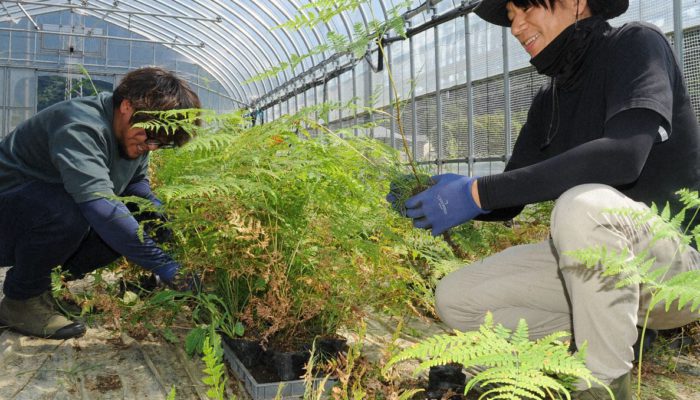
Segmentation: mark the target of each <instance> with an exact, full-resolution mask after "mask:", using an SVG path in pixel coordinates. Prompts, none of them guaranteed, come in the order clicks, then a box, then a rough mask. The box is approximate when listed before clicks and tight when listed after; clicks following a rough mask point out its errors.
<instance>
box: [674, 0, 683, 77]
mask: <svg viewBox="0 0 700 400" xmlns="http://www.w3.org/2000/svg"><path fill="white" fill-rule="evenodd" d="M673 44H674V47H675V48H676V54H677V55H678V64H680V67H681V70H682V69H683V9H682V5H681V0H673Z"/></svg>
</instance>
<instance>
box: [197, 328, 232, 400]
mask: <svg viewBox="0 0 700 400" xmlns="http://www.w3.org/2000/svg"><path fill="white" fill-rule="evenodd" d="M202 352H203V353H204V355H203V356H202V360H203V361H204V364H205V366H206V367H205V368H204V373H205V374H206V375H207V376H205V377H204V378H202V382H204V383H205V384H206V385H207V386H208V387H209V389H208V390H207V396H208V397H209V398H210V399H216V400H224V398H225V397H224V396H225V395H226V381H227V380H228V379H227V378H226V366H225V365H224V363H223V355H224V351H223V348H222V347H221V338H219V335H218V334H216V333H212V334H210V335H208V336H207V337H206V338H204V343H203V346H202ZM234 398H235V397H234Z"/></svg>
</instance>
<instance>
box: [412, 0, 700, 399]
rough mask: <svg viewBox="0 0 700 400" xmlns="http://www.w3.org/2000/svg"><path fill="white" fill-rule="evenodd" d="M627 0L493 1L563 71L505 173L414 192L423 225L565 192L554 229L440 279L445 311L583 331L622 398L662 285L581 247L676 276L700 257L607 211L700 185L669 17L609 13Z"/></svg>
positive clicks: (416, 215)
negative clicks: (623, 18) (603, 265)
mask: <svg viewBox="0 0 700 400" xmlns="http://www.w3.org/2000/svg"><path fill="white" fill-rule="evenodd" d="M627 6H628V2H627V0H609V1H603V0H513V1H506V0H484V1H482V2H481V4H480V5H479V6H478V7H477V8H476V10H475V12H476V14H477V15H479V16H480V17H481V18H483V19H484V20H486V21H488V22H490V23H493V24H497V25H501V26H506V27H510V29H511V33H512V34H513V36H514V37H515V38H516V39H517V40H518V41H519V42H520V43H521V44H522V46H523V48H524V50H525V51H527V52H528V53H529V54H530V56H531V57H532V59H531V63H532V64H533V65H534V66H535V68H536V69H537V71H538V72H539V73H541V74H545V75H547V76H549V77H550V78H551V80H550V82H549V83H548V84H547V85H545V86H544V87H542V88H541V90H540V91H539V92H538V94H537V95H536V96H535V98H534V100H533V102H532V105H531V108H530V111H529V113H528V118H527V121H526V123H525V125H524V126H523V128H522V130H521V131H520V134H519V136H518V139H517V141H516V143H515V146H514V149H513V155H512V157H511V159H510V160H509V161H508V163H507V166H506V168H505V172H503V173H501V174H496V175H491V176H485V177H478V178H477V177H465V176H460V175H454V174H444V175H439V176H437V177H435V181H436V184H435V185H434V186H432V187H431V188H430V189H428V190H426V191H425V192H422V193H420V194H418V195H416V196H414V197H412V198H410V199H409V200H408V201H407V202H406V204H405V206H406V215H407V216H408V217H410V218H413V220H414V225H415V226H416V227H419V228H428V229H432V233H433V234H435V235H437V234H440V233H442V232H443V231H445V230H446V229H449V228H450V227H453V226H456V225H459V224H461V223H464V222H466V221H469V220H471V219H480V220H508V219H511V218H513V217H515V216H516V215H517V214H518V213H520V211H521V210H522V209H523V207H524V206H525V205H527V204H532V203H537V202H542V201H547V200H555V199H556V200H557V201H556V205H555V208H554V211H553V212H552V217H551V239H550V240H547V241H544V242H541V243H537V244H531V245H523V246H514V247H511V248H509V249H507V250H505V251H503V252H501V253H499V254H496V255H494V256H491V257H488V258H486V259H484V260H482V261H480V262H477V263H474V264H472V265H470V266H468V267H465V268H462V269H460V270H458V271H455V272H453V273H451V274H449V275H448V276H446V277H445V278H444V279H443V280H442V281H441V282H440V283H439V284H438V287H437V291H436V305H437V309H438V312H439V314H440V316H441V317H442V319H443V320H444V321H445V322H446V323H447V324H448V325H449V326H451V327H452V328H456V329H460V330H465V331H467V330H475V329H477V328H478V327H479V325H480V324H481V323H482V322H483V318H484V315H485V314H486V312H488V311H490V312H492V313H493V315H494V319H495V320H496V322H498V323H502V324H503V325H505V326H507V327H510V328H515V327H516V325H517V322H518V320H519V319H521V318H525V319H526V321H527V322H528V325H529V327H530V333H531V335H532V336H533V338H537V337H542V336H545V335H547V334H548V333H551V332H554V331H558V330H567V331H570V332H572V333H573V340H574V342H575V345H576V346H578V347H579V348H580V347H581V346H582V345H583V343H584V342H587V343H588V347H587V357H586V362H587V365H588V367H589V368H590V370H591V371H592V372H593V374H594V375H595V376H596V377H597V378H599V379H600V380H601V381H603V382H604V383H606V384H609V385H610V386H611V388H612V389H613V391H614V393H615V395H616V398H617V399H623V400H624V399H631V398H632V397H631V396H632V395H631V390H630V389H629V385H630V379H629V375H630V374H629V371H630V369H631V367H632V360H633V357H634V355H633V350H632V346H633V344H634V343H635V340H636V339H637V328H636V325H637V324H638V323H639V324H640V325H641V323H642V322H643V320H641V319H640V318H639V316H644V314H645V313H646V310H647V307H648V304H649V294H648V292H646V291H645V290H644V287H639V286H637V285H632V286H627V287H624V288H615V283H617V281H618V280H619V277H607V278H606V277H604V276H603V275H602V273H601V269H587V268H586V267H584V266H583V265H582V264H581V263H580V262H579V261H577V260H576V259H574V258H572V257H571V256H570V255H569V254H568V252H569V251H572V250H577V249H586V248H592V247H595V246H599V247H601V246H603V247H606V248H607V249H609V250H610V251H614V252H622V251H627V252H629V254H639V253H640V252H642V251H647V252H648V256H649V257H650V258H651V257H653V258H655V260H656V261H655V264H654V267H653V268H659V267H666V266H668V267H669V272H668V274H667V275H666V278H670V277H671V276H673V275H675V274H677V273H680V272H684V271H688V270H692V269H696V268H697V266H698V264H700V262H699V260H700V256H699V255H698V252H697V251H696V249H694V248H690V247H683V246H682V245H681V244H680V243H679V242H678V240H675V239H665V240H660V241H656V242H652V241H651V236H652V234H651V233H649V232H641V231H640V230H639V229H635V228H634V227H633V226H632V225H631V224H630V222H629V221H628V220H627V219H625V218H621V217H619V216H615V215H611V214H610V213H609V212H608V210H610V209H621V208H632V209H637V210H645V209H648V207H649V206H651V204H652V203H655V204H657V205H659V206H660V207H661V208H663V206H664V205H665V204H666V203H667V202H669V203H670V205H671V209H672V210H673V211H676V212H677V211H679V210H680V209H681V207H682V206H681V204H680V202H679V199H678V197H677V195H676V192H677V191H678V190H679V189H681V188H691V189H694V190H696V189H697V188H698V187H700V159H699V157H700V148H699V137H700V129H699V128H698V123H697V120H696V116H695V115H694V113H693V109H692V106H691V103H690V98H689V96H688V92H687V89H686V87H685V83H684V81H683V77H682V72H681V68H680V67H679V65H678V63H677V60H676V58H675V57H674V54H673V51H672V49H671V47H670V46H669V44H668V42H667V39H666V37H665V36H664V35H663V33H662V32H661V31H659V30H658V28H656V27H654V26H652V25H649V24H644V23H630V24H627V25H625V26H622V27H620V28H613V27H611V26H610V25H609V24H608V22H607V19H610V18H613V17H616V16H618V15H620V14H622V13H623V12H624V11H625V10H626V9H627ZM691 217H692V216H691V215H688V221H686V223H690V224H691V225H692V224H693V223H694V222H691V221H690V219H691ZM684 226H685V225H684ZM690 229H692V226H691V227H690ZM689 232H690V230H689ZM679 249H680V250H679ZM697 317H698V314H697V313H692V312H690V311H689V310H687V309H684V310H680V311H679V310H677V307H674V306H672V307H671V309H670V311H669V312H664V310H663V309H658V310H657V309H654V310H653V311H652V313H651V320H650V321H649V325H648V326H649V327H650V328H655V329H666V328H673V327H679V326H682V325H685V324H687V323H690V322H691V321H693V320H695V319H697ZM579 389H580V391H579V392H576V393H575V394H574V398H578V399H598V398H604V397H603V396H605V397H607V394H606V393H607V392H604V391H602V390H603V389H602V388H597V387H594V388H591V389H589V388H587V387H585V386H584V385H581V386H580V387H579Z"/></svg>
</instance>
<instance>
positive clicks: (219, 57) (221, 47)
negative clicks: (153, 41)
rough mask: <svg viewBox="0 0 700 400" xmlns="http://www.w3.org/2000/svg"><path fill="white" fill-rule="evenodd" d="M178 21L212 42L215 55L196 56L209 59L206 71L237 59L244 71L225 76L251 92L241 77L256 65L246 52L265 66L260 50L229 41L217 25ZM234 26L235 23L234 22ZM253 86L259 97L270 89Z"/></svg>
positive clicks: (245, 100)
mask: <svg viewBox="0 0 700 400" xmlns="http://www.w3.org/2000/svg"><path fill="white" fill-rule="evenodd" d="M133 1H134V2H136V3H142V4H144V5H146V3H144V2H142V1H141V0H133ZM174 1H175V2H177V3H180V1H178V0H174ZM164 22H165V21H164ZM178 22H179V23H180V24H181V26H180V27H182V26H186V27H189V28H193V31H194V32H199V33H200V34H203V35H204V36H206V37H207V38H208V39H209V41H208V43H209V44H210V46H209V47H210V49H211V50H212V51H214V52H216V54H212V55H213V56H214V57H206V58H205V57H202V55H201V54H200V55H199V56H198V57H194V58H195V59H196V60H200V59H206V60H207V61H208V62H206V63H202V64H200V66H201V67H202V68H203V69H205V70H206V71H208V72H210V73H212V72H213V71H211V68H212V67H214V65H216V66H220V68H223V69H228V68H227V67H226V63H224V62H223V61H224V60H227V59H229V58H233V59H235V60H236V61H237V62H238V63H239V64H241V66H242V71H241V70H238V68H236V72H237V74H234V73H233V71H230V70H228V71H227V74H226V75H224V76H226V78H227V80H228V81H230V80H234V81H237V82H238V86H239V87H240V88H241V90H243V92H244V93H249V90H246V89H245V85H243V80H244V79H241V77H244V76H246V74H249V73H250V72H249V71H250V70H254V67H253V65H252V64H250V63H249V62H248V63H246V62H245V60H249V59H250V58H246V57H245V54H247V53H250V55H251V57H252V58H254V59H255V60H256V61H257V62H258V64H259V65H260V66H263V65H264V63H263V62H262V61H261V60H260V58H259V56H258V54H256V53H258V52H256V51H254V50H253V49H251V48H250V47H249V46H248V44H247V43H246V41H238V42H229V41H228V38H226V37H225V35H222V34H221V33H220V32H219V31H220V30H221V29H217V28H218V26H215V27H214V29H198V27H197V26H194V24H193V23H192V22H190V21H179V20H178ZM158 26H159V27H160V28H161V29H163V30H167V31H169V32H171V33H173V34H174V33H175V32H173V31H172V29H170V28H169V27H167V25H165V24H162V23H161V24H158ZM232 26H234V25H233V24H232ZM130 29H131V30H132V31H134V32H137V33H139V34H141V35H144V36H146V37H148V32H141V31H140V29H134V28H133V26H132V27H131V28H130ZM235 29H236V30H237V31H239V32H241V33H242V34H243V35H245V36H246V37H247V38H248V39H249V41H250V42H253V40H252V37H250V36H249V33H248V32H246V31H245V29H241V28H239V27H237V26H236V28H235ZM183 31H184V30H183ZM185 32H186V31H185ZM224 32H226V31H224ZM228 33H229V34H230V33H231V32H228ZM215 34H218V36H219V37H215V36H214V35H215ZM199 39H200V40H201V38H199ZM224 40H225V41H226V43H224V42H223V41H224ZM214 43H215V44H217V45H218V48H217V47H216V46H214V45H212V44H214ZM238 44H240V45H242V46H243V47H245V49H246V50H247V53H246V52H244V51H241V49H240V48H239V47H238ZM230 47H234V49H235V51H231V49H230ZM192 52H193V53H195V54H196V53H199V52H201V53H206V52H207V49H206V48H205V49H199V50H194V49H193V50H192ZM241 56H244V58H243V59H241V58H240V57H241ZM263 56H265V57H266V55H265V54H263ZM267 61H268V62H271V61H270V60H269V58H268V59H267ZM228 64H230V63H228ZM212 75H215V74H214V73H212ZM216 75H218V74H216ZM258 85H260V86H262V91H261V90H259V89H258ZM253 87H254V88H255V91H256V93H255V95H256V96H258V97H259V96H261V95H262V94H263V93H265V92H266V91H267V90H269V89H267V88H265V84H264V82H261V83H259V84H258V83H256V84H255V85H254V86H253ZM253 96H254V95H253V93H249V94H248V95H247V96H245V98H244V99H241V101H242V102H244V103H246V104H249V103H250V99H251V98H252V97H253Z"/></svg>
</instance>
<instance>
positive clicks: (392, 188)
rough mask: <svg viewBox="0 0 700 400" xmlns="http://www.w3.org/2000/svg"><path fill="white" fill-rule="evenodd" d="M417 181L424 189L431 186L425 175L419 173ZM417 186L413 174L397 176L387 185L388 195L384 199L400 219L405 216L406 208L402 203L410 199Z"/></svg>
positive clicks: (428, 177)
mask: <svg viewBox="0 0 700 400" xmlns="http://www.w3.org/2000/svg"><path fill="white" fill-rule="evenodd" d="M418 179H420V182H421V184H422V185H425V186H424V187H427V186H430V185H432V184H433V182H432V180H431V179H430V176H428V175H427V174H423V173H419V174H418ZM417 185H418V182H417V180H416V176H415V175H414V174H403V175H399V176H397V177H395V178H394V179H392V180H391V183H390V184H389V193H388V194H387V195H386V197H385V199H386V201H387V202H389V204H391V208H392V209H393V210H394V211H396V212H397V213H399V214H400V215H401V216H402V217H405V216H406V206H405V205H404V203H405V202H406V200H408V198H409V197H411V194H412V192H414V191H415V190H416V189H415V188H416V187H417Z"/></svg>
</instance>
